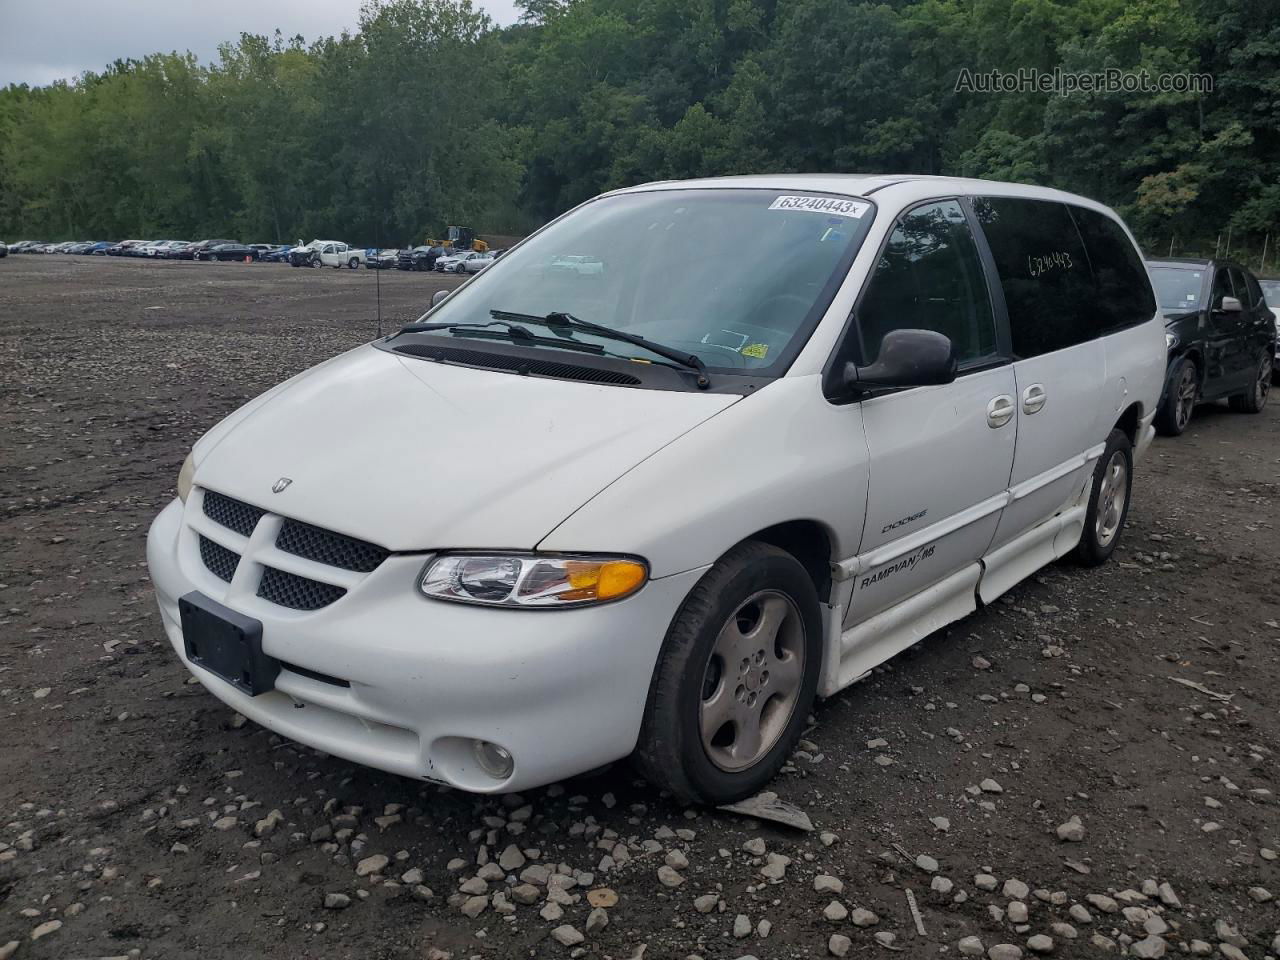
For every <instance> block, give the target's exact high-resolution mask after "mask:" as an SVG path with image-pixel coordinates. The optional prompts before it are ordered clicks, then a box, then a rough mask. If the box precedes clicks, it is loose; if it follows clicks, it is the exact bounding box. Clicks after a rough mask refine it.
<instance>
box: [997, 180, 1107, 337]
mask: <svg viewBox="0 0 1280 960" xmlns="http://www.w3.org/2000/svg"><path fill="white" fill-rule="evenodd" d="M973 206H974V212H975V213H976V214H977V216H978V222H979V223H980V224H981V225H982V232H983V234H984V236H985V237H986V239H987V244H988V246H989V247H990V248H991V255H992V257H993V258H994V259H995V264H996V272H997V273H998V274H999V277H1000V287H1001V289H1002V290H1003V291H1004V300H1005V305H1006V306H1007V307H1008V311H1009V332H1010V334H1011V336H1012V338H1013V352H1014V354H1015V355H1016V356H1017V357H1019V358H1022V359H1025V358H1027V357H1037V356H1040V355H1041V354H1043V353H1049V352H1051V351H1053V350H1063V349H1065V348H1067V347H1071V346H1074V345H1075V344H1078V343H1083V342H1085V341H1086V340H1092V339H1093V338H1095V337H1097V336H1098V335H1099V334H1100V333H1101V332H1102V331H1103V329H1104V319H1103V317H1102V316H1100V314H1099V311H1098V309H1097V297H1096V292H1095V288H1094V282H1093V273H1092V271H1091V270H1090V267H1089V259H1088V254H1087V253H1086V252H1085V249H1084V244H1083V243H1082V242H1081V240H1080V234H1079V232H1078V231H1077V230H1076V225H1075V221H1074V220H1073V219H1072V218H1071V211H1070V210H1068V209H1067V206H1066V205H1065V204H1062V203H1057V202H1056V201H1048V200H1026V199H1023V198H1021V197H977V198H975V199H974V204H973Z"/></svg>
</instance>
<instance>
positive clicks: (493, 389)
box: [195, 346, 738, 566]
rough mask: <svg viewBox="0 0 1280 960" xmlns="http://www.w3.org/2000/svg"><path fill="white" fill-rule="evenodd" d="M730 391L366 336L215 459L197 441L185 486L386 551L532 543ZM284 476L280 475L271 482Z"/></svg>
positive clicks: (260, 414) (229, 432)
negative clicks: (416, 350)
mask: <svg viewBox="0 0 1280 960" xmlns="http://www.w3.org/2000/svg"><path fill="white" fill-rule="evenodd" d="M737 399H738V397H737V396H734V395H731V394H708V393H679V392H673V391H659V390H623V389H617V388H613V387H607V386H601V385H598V384H590V383H574V382H570V381H563V380H547V379H534V378H531V377H520V376H512V375H510V374H504V373H496V372H492V371H486V370H475V369H467V368H462V367H455V366H449V365H447V364H440V363H428V362H425V361H421V360H415V359H412V358H408V357H405V358H401V357H397V356H396V355H395V354H392V353H388V352H387V351H385V350H379V349H377V348H376V347H373V346H365V347H360V348H358V349H356V350H352V351H350V352H349V353H347V354H345V355H344V356H343V357H342V358H340V359H337V360H334V361H331V362H330V363H329V364H328V365H327V366H326V369H325V370H324V373H323V375H320V374H319V373H318V372H317V373H313V374H311V375H303V376H301V377H298V378H295V379H294V380H293V381H291V383H290V384H287V385H286V386H285V387H284V388H283V389H281V390H279V391H277V392H276V393H275V394H274V396H272V397H270V398H269V399H268V400H266V401H265V402H263V403H261V404H258V405H256V406H255V407H254V408H253V409H252V410H251V411H249V412H248V413H247V414H240V415H235V414H233V416H236V417H237V422H236V424H235V426H234V427H233V428H230V429H226V430H223V431H219V433H220V439H219V440H218V441H217V445H216V451H217V453H216V456H213V455H208V454H206V453H205V451H203V450H199V451H198V452H199V453H200V454H201V456H200V458H199V459H198V461H197V463H196V471H195V483H196V485H197V486H203V487H208V488H210V489H213V490H217V491H218V492H219V493H223V494H226V495H227V496H231V497H235V498H237V499H239V500H243V501H245V502H247V503H251V504H254V505H256V506H260V507H264V508H269V509H271V510H274V511H278V512H281V513H285V514H287V515H288V516H291V517H294V518H295V519H298V520H302V521H305V522H307V523H311V524H314V525H316V526H322V527H325V528H326V529H330V530H336V531H337V532H339V533H344V534H347V535H349V536H353V537H359V538H360V539H363V540H368V541H371V542H373V543H377V544H379V545H381V546H383V547H386V548H387V549H390V550H394V551H415V550H417V551H421V550H427V549H437V548H450V547H465V548H470V549H474V548H484V547H489V548H500V549H529V548H531V547H533V546H534V544H536V543H537V542H538V541H539V540H540V539H542V538H543V537H544V536H545V535H546V533H547V532H548V531H549V530H551V529H552V528H554V527H555V525H556V524H557V523H558V522H559V521H560V520H563V519H564V518H565V517H566V516H568V515H569V514H570V513H572V512H573V511H574V510H575V509H576V508H578V507H579V506H580V505H581V504H582V503H583V502H584V501H585V500H587V499H588V498H590V497H591V496H592V494H594V493H596V492H597V491H598V490H600V489H601V488H602V487H604V486H605V485H607V484H608V483H610V482H611V481H612V480H614V479H615V478H617V477H618V476H619V475H621V474H622V473H625V472H626V471H627V470H628V469H630V468H631V467H633V466H635V465H636V464H637V463H639V462H640V461H642V460H643V459H644V458H645V457H648V456H649V455H650V454H652V453H653V452H654V451H655V450H657V449H659V448H660V447H662V446H663V445H664V444H666V443H669V442H670V441H671V440H673V439H675V438H676V437H678V436H680V435H681V434H682V433H684V432H686V431H688V430H690V429H692V428H693V427H694V426H696V425H697V424H699V423H701V422H702V421H703V420H705V419H707V418H708V417H712V416H714V415H715V414H717V413H719V412H720V411H722V410H724V409H726V408H728V407H730V406H731V405H732V404H733V403H734V401H736V400H737ZM281 477H289V478H291V480H292V483H291V484H290V485H289V487H288V488H287V489H286V490H284V491H283V492H282V493H280V494H278V495H277V494H273V493H272V492H271V488H272V485H273V484H275V482H276V481H277V480H279V479H280V478H281ZM577 549H581V547H579V548H577ZM615 550H616V548H615ZM693 565H694V564H690V566H693Z"/></svg>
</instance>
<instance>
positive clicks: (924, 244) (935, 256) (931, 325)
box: [856, 200, 996, 365]
mask: <svg viewBox="0 0 1280 960" xmlns="http://www.w3.org/2000/svg"><path fill="white" fill-rule="evenodd" d="M856 326H857V330H858V335H859V337H860V338H861V356H862V358H863V362H864V363H872V362H874V361H875V359H876V357H877V356H878V355H879V353H880V343H881V341H882V340H883V339H884V336H885V334H886V333H889V332H890V331H891V330H904V329H914V330H932V331H934V332H936V333H941V334H945V335H946V336H947V337H949V338H950V340H951V343H952V345H953V346H954V347H955V352H956V359H957V361H958V362H959V363H960V364H961V365H963V364H965V363H971V362H973V361H975V360H978V359H980V358H983V357H988V356H991V355H992V354H994V353H995V350H996V328H995V317H994V314H993V313H992V310H991V298H990V295H989V293H988V291H987V285H986V280H985V279H984V276H983V272H982V262H981V261H980V260H979V259H978V251H977V248H976V247H975V246H974V242H973V235H972V233H971V232H970V230H969V224H968V221H967V220H966V219H965V215H964V211H963V210H962V209H961V207H960V204H959V202H957V201H955V200H943V201H940V202H937V203H930V204H927V205H925V206H922V207H916V208H914V209H912V210H911V211H909V212H908V213H907V214H905V215H904V216H903V217H902V218H901V219H900V220H899V222H898V225H897V226H896V227H895V228H894V230H893V233H892V234H891V235H890V237H889V242H888V243H887V244H886V245H885V248H884V251H883V252H882V253H881V255H880V261H879V263H878V264H877V265H876V270H875V273H874V274H873V275H872V277H871V281H870V284H869V285H868V287H867V290H866V293H865V294H864V295H863V297H862V300H861V301H860V302H859V304H858V316H857V324H856Z"/></svg>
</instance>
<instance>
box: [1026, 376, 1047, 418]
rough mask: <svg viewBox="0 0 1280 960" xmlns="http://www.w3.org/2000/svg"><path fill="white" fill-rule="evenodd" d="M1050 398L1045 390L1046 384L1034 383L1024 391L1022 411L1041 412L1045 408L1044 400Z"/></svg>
mask: <svg viewBox="0 0 1280 960" xmlns="http://www.w3.org/2000/svg"><path fill="white" fill-rule="evenodd" d="M1047 399H1049V397H1048V395H1047V394H1046V393H1045V392H1044V385H1043V384H1039V383H1033V384H1032V385H1031V386H1029V387H1027V389H1025V390H1023V391H1022V412H1023V413H1039V412H1040V411H1041V410H1043V409H1044V402H1045V401H1046V400H1047Z"/></svg>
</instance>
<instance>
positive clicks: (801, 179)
mask: <svg viewBox="0 0 1280 960" xmlns="http://www.w3.org/2000/svg"><path fill="white" fill-rule="evenodd" d="M716 187H720V188H726V187H747V188H759V189H763V190H816V191H820V192H822V193H835V194H843V195H845V196H850V197H874V196H875V195H876V194H878V193H880V192H881V191H884V190H889V189H890V188H892V189H891V191H890V192H892V193H893V194H894V195H895V199H901V200H913V199H915V198H916V197H920V198H925V197H934V196H939V195H940V193H942V194H945V193H947V192H951V191H954V192H956V193H965V194H988V195H995V196H1006V197H1018V196H1023V197H1035V198H1039V199H1042V200H1059V201H1062V202H1064V203H1076V204H1081V205H1086V206H1091V207H1097V208H1099V209H1104V210H1105V209H1109V208H1107V207H1106V205H1105V204H1101V203H1098V202H1097V201H1096V200H1090V199H1089V198H1087V197H1082V196H1079V195H1078V194H1074V193H1067V192H1065V191H1063V190H1055V189H1054V188H1052V187H1041V186H1036V185H1034V184H1029V183H1007V182H1004V181H1000V180H976V179H971V178H967V177H937V176H930V175H927V174H915V173H897V174H895V173H767V174H750V175H747V176H737V177H705V178H702V179H698V180H658V181H654V182H652V183H642V184H637V185H636V186H634V187H626V188H624V189H621V190H618V191H616V192H617V193H631V192H639V191H645V190H685V189H691V188H716ZM940 188H941V191H940ZM899 195H900V196H899Z"/></svg>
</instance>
